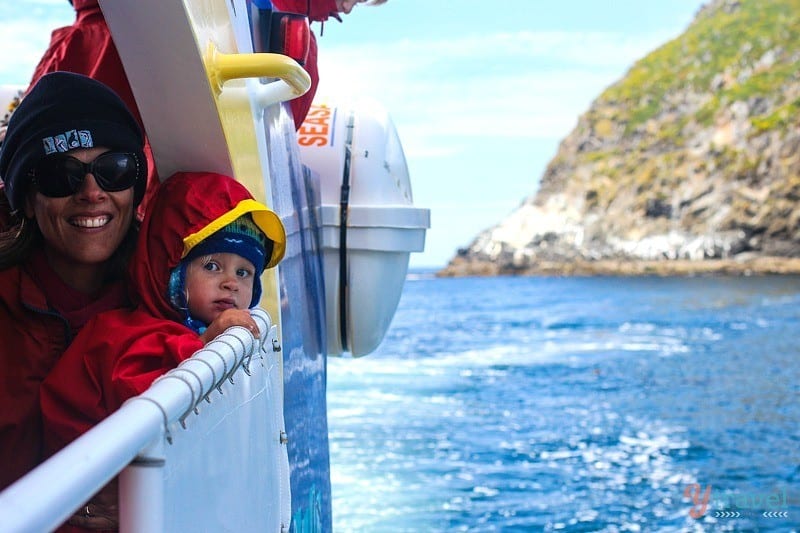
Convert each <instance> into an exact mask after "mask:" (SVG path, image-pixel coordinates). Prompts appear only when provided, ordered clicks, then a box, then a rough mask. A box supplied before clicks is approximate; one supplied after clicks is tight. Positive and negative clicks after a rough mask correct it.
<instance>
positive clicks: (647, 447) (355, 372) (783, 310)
mask: <svg viewBox="0 0 800 533" xmlns="http://www.w3.org/2000/svg"><path fill="white" fill-rule="evenodd" d="M799 333H800V277H696V278H612V277H609V278H602V277H595V278H511V277H506V278H465V279H435V278H432V277H430V276H425V275H421V276H413V275H412V276H410V279H409V281H408V282H407V283H406V287H405V290H404V293H403V296H402V298H401V301H400V305H399V308H398V311H397V314H396V316H395V319H394V322H393V323H392V326H391V328H390V330H389V332H388V334H387V338H386V339H385V341H384V342H383V344H382V345H381V347H380V348H379V349H378V351H377V352H375V353H374V354H371V355H369V356H367V357H365V358H360V359H344V358H343V359H336V358H331V359H330V360H329V366H328V369H329V376H328V379H329V381H328V404H329V424H330V440H331V472H332V480H333V512H334V516H333V521H334V529H335V531H337V532H342V531H367V532H384V531H385V532H421V531H426V532H430V531H510V532H513V531H608V532H611V531H798V528H799V526H798V524H800V345H799V344H798V334H799ZM690 513H691V514H690ZM692 514H693V515H694V517H693V516H692Z"/></svg>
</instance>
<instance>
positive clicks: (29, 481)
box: [0, 309, 272, 533]
mask: <svg viewBox="0 0 800 533" xmlns="http://www.w3.org/2000/svg"><path fill="white" fill-rule="evenodd" d="M251 314H252V315H253V318H254V319H255V321H256V323H257V325H258V326H259V330H260V332H261V336H260V339H261V340H262V341H263V340H265V339H267V338H268V333H269V331H270V328H271V327H272V326H271V320H270V318H269V315H268V314H267V313H266V312H265V311H263V310H260V309H257V310H253V311H252V312H251ZM257 349H261V344H260V342H259V341H258V340H256V339H255V338H254V337H253V335H252V334H251V333H250V331H248V330H247V329H245V328H243V327H239V326H236V327H232V328H228V329H227V330H225V332H223V333H222V334H221V335H219V336H218V337H216V338H215V339H214V340H213V341H211V342H209V343H208V344H207V345H206V346H205V347H204V348H203V349H202V350H200V351H198V352H197V353H195V354H194V355H193V356H192V357H191V358H190V359H188V360H187V361H185V362H184V363H182V365H181V366H180V367H179V368H177V369H174V370H171V371H169V372H167V373H166V374H165V375H164V376H162V377H161V378H159V379H158V380H156V382H154V383H153V385H151V387H150V388H149V389H148V390H147V391H145V392H144V393H143V394H141V395H140V396H137V397H135V398H132V399H131V400H128V401H127V402H125V404H123V405H122V407H120V408H119V409H118V410H117V411H116V412H114V413H112V414H111V415H110V416H109V417H108V418H106V419H105V420H103V421H102V422H100V423H99V424H97V425H96V426H94V427H93V428H92V429H91V430H89V431H88V432H86V433H85V434H83V435H82V436H80V437H79V438H78V439H76V440H75V441H73V442H72V443H71V444H69V445H68V446H66V447H65V448H64V449H63V450H61V451H60V452H58V453H57V454H55V455H53V456H52V457H51V458H49V459H48V460H47V461H45V462H44V463H42V464H41V465H39V466H38V467H36V468H35V469H34V470H32V471H31V472H30V473H28V474H27V475H26V476H25V477H23V478H21V479H20V480H18V481H16V482H15V483H14V484H12V485H11V486H9V487H8V488H6V489H5V490H4V491H3V492H0V517H1V518H0V529H2V531H4V532H7V533H12V532H29V531H50V530H53V529H55V528H56V527H58V526H59V525H60V524H61V523H63V522H64V521H65V520H66V519H67V518H69V517H70V516H71V515H72V514H73V512H74V511H75V509H77V508H79V507H80V506H81V505H82V504H83V503H85V502H86V501H87V500H88V499H89V498H90V497H91V496H92V495H93V494H95V493H96V492H97V491H98V490H99V489H100V488H102V487H103V486H105V485H106V484H107V483H108V482H109V481H110V480H112V479H113V478H114V477H115V476H116V475H117V474H119V473H120V472H121V471H122V470H123V469H124V468H125V467H126V466H127V465H128V464H129V463H131V461H133V460H134V459H135V458H136V457H137V456H138V455H139V453H140V452H141V451H142V450H144V449H147V448H148V447H149V446H153V445H162V444H163V442H164V441H165V440H167V439H168V438H169V425H170V424H171V423H173V422H176V421H178V420H180V419H181V418H182V417H183V416H185V415H186V414H187V413H189V412H191V410H192V409H193V408H194V407H195V406H196V404H197V403H198V402H200V401H203V399H204V397H205V396H206V395H207V394H208V393H209V392H210V391H212V390H213V389H215V388H217V387H219V386H220V385H221V384H222V382H224V381H225V380H226V379H229V378H231V377H232V376H233V374H234V373H237V372H241V373H244V372H245V369H243V368H242V365H243V362H244V361H245V360H246V359H247V358H248V357H250V356H251V355H252V354H253V352H254V350H257ZM269 349H270V350H271V347H270V348H269ZM201 361H202V362H201ZM186 365H190V366H191V368H192V370H191V372H192V374H194V376H196V378H197V379H184V378H177V379H171V377H177V374H180V373H182V372H183V373H185V372H186ZM243 379H244V377H243ZM151 496H152V495H151ZM158 518H160V517H158Z"/></svg>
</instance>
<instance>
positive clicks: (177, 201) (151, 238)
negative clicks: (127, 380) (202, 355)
mask: <svg viewBox="0 0 800 533" xmlns="http://www.w3.org/2000/svg"><path fill="white" fill-rule="evenodd" d="M245 213H250V214H251V215H252V217H253V220H254V222H255V223H256V224H257V225H258V226H259V227H260V228H261V230H262V231H263V232H264V233H265V234H266V235H267V237H269V238H270V239H272V241H273V243H274V246H273V251H272V257H271V258H270V259H269V261H268V264H267V265H266V267H267V268H269V267H272V266H275V265H276V264H277V263H278V262H279V261H280V260H281V258H282V257H283V254H284V251H285V249H286V233H285V230H284V228H283V224H282V223H281V220H280V218H279V217H278V216H277V215H276V214H275V213H274V212H273V211H271V210H270V209H268V208H267V207H266V206H264V205H263V204H260V203H258V202H256V201H255V200H254V199H253V196H252V195H251V194H250V193H249V192H248V190H247V189H246V188H245V187H244V186H243V185H242V184H240V183H239V182H237V181H236V180H234V179H233V178H230V177H228V176H224V175H222V174H216V173H213V172H179V173H177V174H173V175H172V176H170V177H169V178H168V179H167V180H165V181H164V182H163V183H162V184H161V185H160V187H159V188H158V191H157V192H156V194H155V196H154V198H153V200H152V203H151V204H150V206H149V207H148V211H147V213H146V215H145V217H144V220H143V221H142V226H141V228H140V230H139V239H138V242H137V245H136V253H135V254H134V256H133V258H132V259H131V263H130V267H129V272H128V273H129V278H130V279H129V287H130V291H131V299H132V300H133V301H134V302H136V303H138V304H139V305H140V306H141V307H143V308H144V310H146V311H147V312H148V313H150V314H151V315H152V316H154V317H160V318H166V319H168V320H175V321H180V320H181V317H180V315H179V314H178V312H177V311H176V310H175V309H174V308H173V307H172V306H171V305H170V302H169V298H168V296H167V290H168V284H169V276H170V272H171V271H172V269H174V268H175V267H176V266H177V265H178V263H179V262H180V261H181V258H182V257H183V256H185V255H186V253H188V251H189V250H190V249H191V248H192V247H193V246H194V245H196V244H197V243H198V242H200V241H202V239H204V238H205V237H208V236H209V235H211V234H212V233H213V232H215V231H217V230H218V229H220V228H221V227H222V226H224V225H226V224H228V223H230V222H232V221H233V220H235V219H236V218H238V217H240V216H241V215H243V214H245Z"/></svg>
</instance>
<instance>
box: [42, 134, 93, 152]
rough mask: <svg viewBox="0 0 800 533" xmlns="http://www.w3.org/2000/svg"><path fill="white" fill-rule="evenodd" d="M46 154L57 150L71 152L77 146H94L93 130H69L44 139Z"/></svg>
mask: <svg viewBox="0 0 800 533" xmlns="http://www.w3.org/2000/svg"><path fill="white" fill-rule="evenodd" d="M42 144H43V145H44V153H45V155H50V154H54V153H56V152H69V151H70V150H74V149H76V148H92V147H93V146H94V141H93V140H92V132H91V131H89V130H69V131H65V132H64V133H61V134H58V135H54V136H52V137H45V138H44V139H42Z"/></svg>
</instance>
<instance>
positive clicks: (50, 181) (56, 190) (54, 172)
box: [31, 152, 139, 198]
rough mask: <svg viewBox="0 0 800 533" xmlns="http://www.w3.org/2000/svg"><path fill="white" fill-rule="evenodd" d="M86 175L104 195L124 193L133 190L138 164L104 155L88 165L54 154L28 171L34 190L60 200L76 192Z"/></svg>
mask: <svg viewBox="0 0 800 533" xmlns="http://www.w3.org/2000/svg"><path fill="white" fill-rule="evenodd" d="M86 174H91V175H92V176H94V179H95V181H96V182H97V185H99V186H100V188H101V189H103V190H104V191H107V192H119V191H124V190H125V189H129V188H131V187H133V185H134V184H135V183H136V179H137V178H138V177H139V160H138V158H137V157H136V155H135V154H131V153H126V152H106V153H104V154H101V155H99V156H98V157H97V158H96V159H95V160H94V161H92V162H91V163H84V162H83V161H80V160H78V159H75V158H74V157H72V156H69V155H65V154H57V155H53V156H49V157H45V158H44V159H42V160H41V161H39V163H37V164H36V166H35V167H34V168H33V170H32V171H31V176H32V177H33V184H34V185H35V186H36V189H37V190H38V191H39V192H40V193H41V194H43V195H44V196H47V197H50V198H64V197H66V196H72V195H73V194H75V193H76V192H78V191H80V189H81V187H82V186H83V180H84V179H86Z"/></svg>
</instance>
